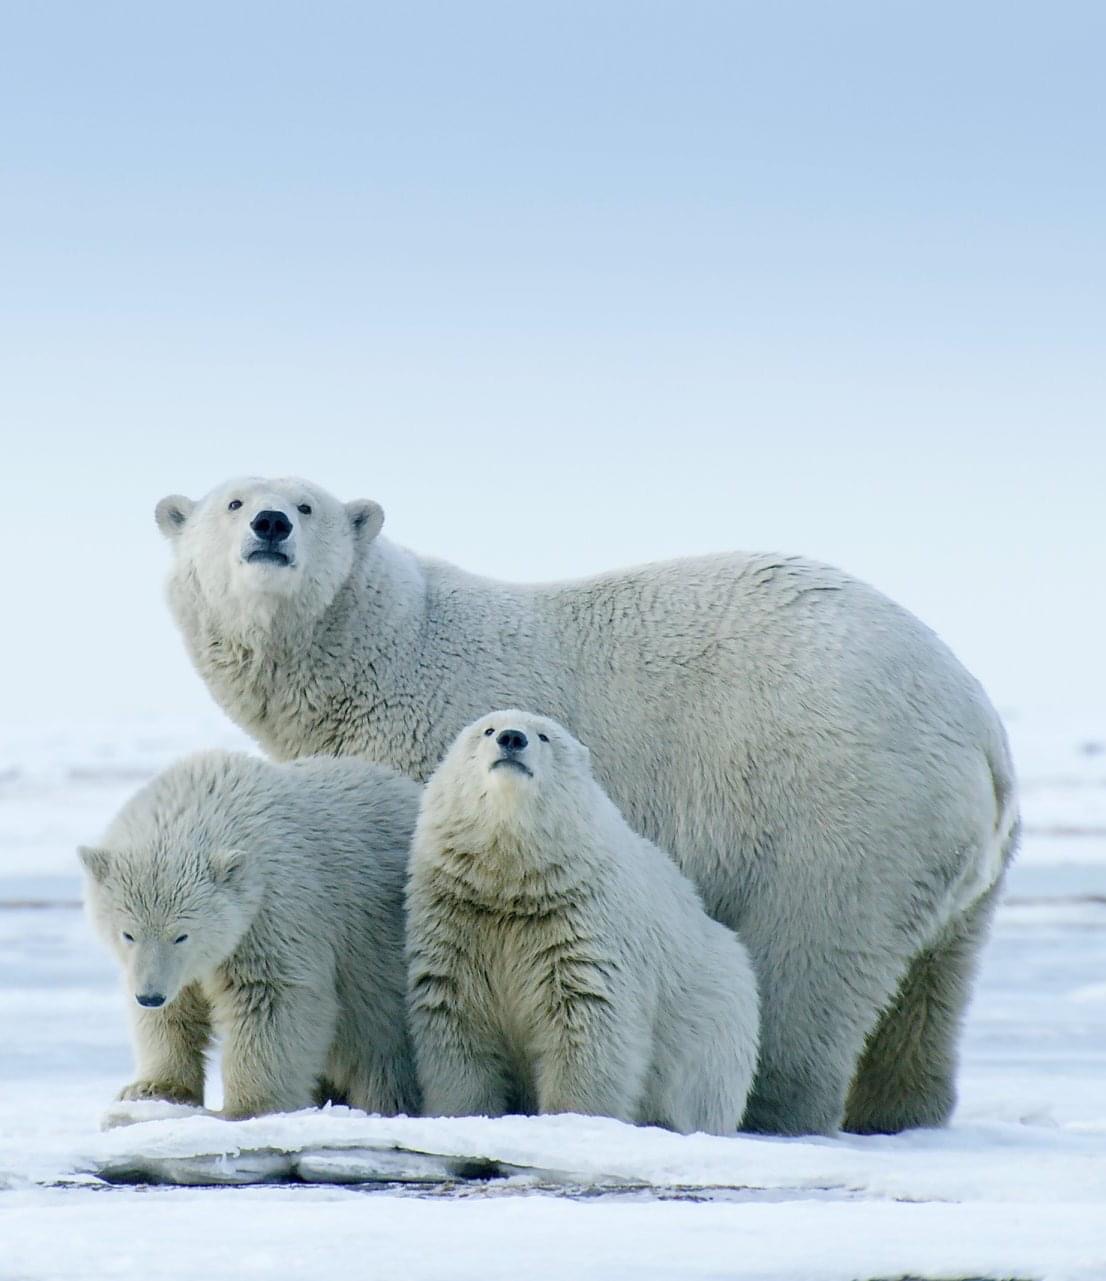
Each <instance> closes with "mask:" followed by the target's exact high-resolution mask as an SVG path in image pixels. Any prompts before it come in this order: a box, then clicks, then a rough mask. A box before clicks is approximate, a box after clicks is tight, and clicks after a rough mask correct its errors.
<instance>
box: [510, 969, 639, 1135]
mask: <svg viewBox="0 0 1106 1281" xmlns="http://www.w3.org/2000/svg"><path fill="white" fill-rule="evenodd" d="M541 995H542V1004H541V1011H542V1027H541V1034H540V1036H539V1038H538V1057H537V1064H536V1072H535V1077H536V1085H537V1096H538V1098H537V1102H538V1111H539V1112H541V1113H549V1112H578V1113H580V1114H582V1115H584V1116H609V1117H614V1118H615V1119H616V1120H619V1121H631V1122H632V1121H638V1120H640V1119H641V1117H640V1116H639V1112H640V1107H641V1099H642V1095H643V1092H644V1088H645V1078H646V1074H647V1072H648V1069H649V1064H650V1061H651V1053H650V1044H649V1035H648V1031H647V1029H646V1027H645V1026H644V1019H643V1017H642V1016H641V1014H640V1012H639V1011H638V1010H637V1009H634V1008H629V1003H628V1002H627V1001H626V1000H625V999H623V1000H621V1001H620V1000H618V999H617V997H616V995H615V994H613V993H612V992H611V991H610V989H609V986H608V984H607V982H606V981H605V979H604V977H603V975H602V974H601V973H600V972H599V971H598V970H597V969H596V968H595V967H594V966H593V965H592V964H590V963H589V962H587V961H580V960H577V959H576V958H574V957H572V956H568V957H562V958H559V959H558V960H557V961H556V962H555V964H554V966H553V969H552V972H551V973H550V974H549V975H548V976H547V977H546V981H545V982H544V983H543V985H542V988H541ZM620 1007H622V1008H620Z"/></svg>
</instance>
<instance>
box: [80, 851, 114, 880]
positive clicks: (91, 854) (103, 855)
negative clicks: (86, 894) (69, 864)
mask: <svg viewBox="0 0 1106 1281" xmlns="http://www.w3.org/2000/svg"><path fill="white" fill-rule="evenodd" d="M77 857H78V858H79V859H80V860H81V862H82V863H83V864H84V870H85V871H86V872H87V873H88V874H89V876H91V877H92V879H93V880H94V881H99V882H101V883H103V882H104V881H106V880H107V875H108V872H109V871H111V855H110V854H109V853H108V852H107V850H96V849H93V848H92V846H90V845H78V846H77Z"/></svg>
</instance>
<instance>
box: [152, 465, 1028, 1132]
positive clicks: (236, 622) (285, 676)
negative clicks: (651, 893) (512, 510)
mask: <svg viewBox="0 0 1106 1281" xmlns="http://www.w3.org/2000/svg"><path fill="white" fill-rule="evenodd" d="M383 520H384V513H383V511H382V509H381V508H380V506H379V505H378V504H377V503H375V502H372V501H369V500H359V501H356V502H352V503H346V504H344V505H343V504H342V503H340V502H338V501H337V500H336V499H334V498H332V497H331V496H330V495H329V494H327V493H326V492H324V491H323V490H321V489H320V488H319V487H318V486H316V485H313V484H309V483H307V482H305V481H302V480H294V479H284V480H260V479H249V480H236V481H232V482H230V483H228V484H225V485H221V486H220V487H219V488H218V489H215V490H214V491H213V492H212V493H210V494H209V495H208V496H207V497H206V498H204V499H202V500H201V501H200V502H198V503H195V502H193V501H192V500H190V499H187V498H182V497H180V496H171V497H168V498H165V499H163V500H162V501H161V502H160V503H159V504H158V507H157V521H158V524H159V526H160V528H161V530H162V532H163V533H165V534H166V535H167V536H168V537H169V538H170V539H171V540H172V542H173V546H174V549H175V557H174V565H173V569H172V572H171V574H170V579H169V600H170V605H171V608H172V610H173V613H174V614H175V616H176V619H177V622H178V624H179V625H180V628H181V630H182V632H183V633H184V637H185V642H186V644H187V646H188V648H189V651H190V653H191V656H192V659H193V661H194V663H195V664H196V666H197V668H198V669H199V671H200V673H201V675H202V676H203V678H204V679H205V680H206V681H207V683H208V686H209V687H210V689H211V691H212V693H213V694H214V696H215V698H216V699H217V700H218V701H219V702H220V703H221V704H222V706H223V707H224V708H225V709H226V711H227V712H228V713H229V715H230V716H232V717H233V718H234V719H235V720H236V721H237V722H238V723H239V724H240V725H241V726H242V727H243V728H244V729H246V730H247V731H248V732H249V733H250V734H252V735H253V736H254V737H255V738H256V739H257V740H258V742H259V743H260V744H261V745H262V747H264V748H265V750H267V751H268V752H270V753H272V755H273V756H275V757H277V758H278V759H282V760H283V759H290V758H293V757H297V756H303V755H311V754H318V753H331V754H343V753H359V754H363V755H365V756H367V757H369V758H371V759H372V760H375V761H380V762H383V763H385V764H388V765H391V766H393V767H394V768H396V769H399V770H402V771H403V772H405V773H407V774H410V775H412V776H413V777H415V778H417V779H420V780H425V779H426V778H427V777H428V776H429V775H430V774H431V773H432V772H433V770H434V768H435V766H436V765H437V764H438V761H439V759H440V758H441V757H442V755H443V754H444V752H445V750H446V748H447V747H448V746H449V744H450V743H451V742H452V740H453V739H454V738H455V737H456V735H457V734H458V733H459V731H460V730H461V729H462V727H463V726H465V725H467V724H469V723H470V722H471V721H473V720H475V719H476V718H477V717H479V716H482V715H483V714H485V713H486V712H487V711H488V710H489V709H490V708H493V707H511V706H517V707H524V708H528V709H531V710H533V711H535V712H539V713H541V714H543V715H546V716H550V717H552V718H554V719H556V720H558V721H561V722H562V723H563V724H564V725H566V726H567V727H568V728H569V729H570V731H571V732H572V733H573V734H575V735H576V736H577V737H578V738H580V739H581V740H582V741H583V742H585V743H586V744H588V746H589V747H590V748H591V750H592V758H593V764H594V769H595V773H596V776H597V778H598V780H599V781H600V783H601V784H602V786H603V787H604V788H605V789H606V790H607V791H608V792H609V794H610V796H611V797H612V798H613V800H614V801H615V803H616V804H617V805H618V806H619V808H620V809H621V810H622V811H623V813H624V814H625V816H626V818H627V820H628V821H629V822H630V824H631V825H632V826H633V827H634V828H636V829H637V830H638V831H640V832H641V833H643V834H644V835H645V836H647V837H649V838H650V839H651V840H653V841H654V842H655V843H656V844H658V845H660V846H661V847H662V848H663V849H666V850H668V851H670V852H671V853H672V854H673V855H674V856H675V857H676V859H677V861H678V862H679V863H680V865H681V866H682V867H683V869H684V871H685V872H686V873H687V874H688V875H689V876H690V877H691V878H692V880H693V881H695V882H696V884H697V885H698V887H699V889H700V891H701V892H702V895H703V899H704V902H705V904H706V907H707V910H708V911H709V912H710V913H711V914H712V915H713V916H715V917H716V918H717V919H719V920H721V921H723V922H725V923H726V924H728V925H731V926H733V927H734V928H736V929H738V930H740V932H741V937H742V939H743V940H744V942H745V944H746V946H747V947H748V950H749V953H750V955H751V956H752V959H753V963H754V965H755V967H756V970H757V977H758V981H759V984H760V990H761V1008H762V1014H763V1022H762V1030H761V1052H760V1062H759V1067H758V1072H757V1079H756V1083H755V1087H754V1092H753V1095H752V1097H751V1099H750V1102H749V1107H748V1111H747V1112H746V1119H745V1126H746V1128H749V1129H754V1130H758V1131H764V1132H770V1133H777V1134H802V1133H814V1132H828V1131H832V1130H833V1129H835V1128H837V1127H838V1126H840V1125H841V1124H844V1125H845V1126H846V1127H847V1128H849V1129H853V1130H857V1131H860V1132H894V1131H897V1130H900V1129H904V1128H906V1127H909V1126H916V1125H938V1124H941V1123H943V1122H944V1121H945V1120H946V1119H947V1118H948V1116H949V1113H950V1112H951V1109H952V1106H953V1103H954V1101H955V1084H954V1077H955V1068H956V1043H957V1039H958V1035H959V1027H960V1021H961V1016H962V1013H963V1010H964V1006H965V1004H966V1002H967V999H968V995H969V990H970V985H971V980H972V976H973V972H974V968H975V963H976V956H977V953H978V950H979V947H980V944H981V943H982V941H983V939H984V937H985V935H986V931H987V927H988V924H989V920H990V915H991V911H992V908H993V904H994V901H995V899H996V897H997V894H998V889H999V885H1000V883H1001V879H1002V873H1003V869H1004V867H1005V865H1006V862H1007V861H1008V859H1009V857H1010V855H1011V854H1012V852H1013V848H1014V845H1015V840H1016V830H1017V806H1016V798H1015V786H1014V779H1013V771H1012V768H1011V764H1010V758H1009V753H1008V749H1007V745H1006V740H1005V737H1004V734H1003V730H1002V726H1001V724H1000V722H999V720H998V717H997V715H996V713H995V712H994V710H993V708H992V707H991V705H990V704H989V702H988V701H987V698H986V696H985V694H984V693H983V691H982V690H981V689H980V687H979V685H978V684H977V683H976V682H975V681H974V680H973V679H972V677H971V676H969V675H968V674H967V672H965V671H964V669H963V668H962V667H961V666H960V665H959V663H958V662H957V661H956V659H955V658H954V657H953V656H952V655H951V654H950V653H949V651H948V650H947V649H946V648H945V646H944V645H943V644H942V643H941V642H940V641H939V640H938V639H937V637H936V636H934V634H933V633H932V632H930V631H929V630H928V629H927V628H925V627H924V626H923V625H922V624H921V623H919V622H918V621H917V620H916V619H915V618H913V617H912V616H911V615H910V614H908V613H906V612H905V611H904V610H902V609H900V608H899V607H898V606H896V605H895V604H893V603H892V602H891V601H889V600H887V599H886V598H885V597H883V596H881V595H880V594H879V593H878V592H876V591H874V590H873V589H872V588H870V587H868V586H866V585H864V584H863V583H860V582H858V581H856V580H855V579H852V578H850V577H849V576H848V575H846V574H844V573H842V572H840V571H839V570H836V569H832V568H830V567H828V566H825V565H820V564H816V563H813V562H811V561H807V560H802V559H799V558H795V557H784V556H776V555H763V554H755V555H745V554H733V555H721V556H708V557H700V558H696V559H691V560H681V561H673V562H670V563H666V564H654V565H645V566H640V567H637V568H633V569H626V570H620V571H617V572H614V573H609V574H603V575H600V576H598V577H595V578H590V579H585V580H581V581H579V582H570V583H553V584H548V585H539V586H519V585H513V584H505V583H499V582H493V581H491V580H488V579H484V578H479V577H476V576H474V575H472V574H467V573H465V572H463V571H462V570H460V569H457V568H455V567H454V566H452V565H448V564H445V563H443V562H441V561H436V560H428V559H425V558H423V557H420V556H416V555H415V554H414V553H412V552H410V551H407V550H405V549H403V548H400V547H397V546H395V545H394V544H391V543H389V542H388V541H387V540H386V539H383V538H380V537H379V536H378V535H379V533H380V528H381V525H382V524H383Z"/></svg>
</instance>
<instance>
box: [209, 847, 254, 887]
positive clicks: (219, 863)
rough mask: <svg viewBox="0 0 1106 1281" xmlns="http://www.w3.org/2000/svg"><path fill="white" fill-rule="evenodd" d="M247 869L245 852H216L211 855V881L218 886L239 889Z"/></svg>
mask: <svg viewBox="0 0 1106 1281" xmlns="http://www.w3.org/2000/svg"><path fill="white" fill-rule="evenodd" d="M245 867H246V852H245V850H216V851H215V853H214V854H212V855H211V879H212V880H213V881H214V882H215V884H216V885H223V886H227V887H231V886H234V887H237V886H238V885H239V884H240V883H241V881H242V873H243V872H244V871H245Z"/></svg>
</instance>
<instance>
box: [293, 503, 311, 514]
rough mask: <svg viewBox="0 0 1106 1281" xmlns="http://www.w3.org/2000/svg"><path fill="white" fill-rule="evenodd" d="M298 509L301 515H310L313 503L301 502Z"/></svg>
mask: <svg viewBox="0 0 1106 1281" xmlns="http://www.w3.org/2000/svg"><path fill="white" fill-rule="evenodd" d="M296 511H298V512H299V513H300V515H301V516H310V515H311V505H310V503H300V505H299V506H298V507H297V508H296Z"/></svg>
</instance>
